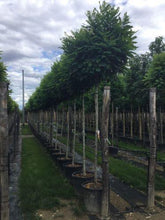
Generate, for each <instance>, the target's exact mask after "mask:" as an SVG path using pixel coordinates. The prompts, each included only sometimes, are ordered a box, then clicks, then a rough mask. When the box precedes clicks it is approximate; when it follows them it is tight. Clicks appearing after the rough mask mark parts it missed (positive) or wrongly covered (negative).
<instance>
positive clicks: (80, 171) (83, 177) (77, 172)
mask: <svg viewBox="0 0 165 220" xmlns="http://www.w3.org/2000/svg"><path fill="white" fill-rule="evenodd" d="M79 173H83V171H82V170H79V171H75V172H73V173H72V177H74V178H81V179H85V178H93V177H94V173H93V172H88V171H87V172H86V173H90V174H92V176H89V177H88V176H76V174H79Z"/></svg>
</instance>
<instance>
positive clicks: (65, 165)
mask: <svg viewBox="0 0 165 220" xmlns="http://www.w3.org/2000/svg"><path fill="white" fill-rule="evenodd" d="M69 164H72V163H70V162H68V163H65V164H63V166H64V167H70V166H68V165H69ZM74 165H79V167H82V164H81V163H74ZM73 167H74V166H71V168H73ZM75 167H78V166H75Z"/></svg>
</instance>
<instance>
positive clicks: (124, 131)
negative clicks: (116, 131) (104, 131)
mask: <svg viewBox="0 0 165 220" xmlns="http://www.w3.org/2000/svg"><path fill="white" fill-rule="evenodd" d="M123 137H125V111H123Z"/></svg>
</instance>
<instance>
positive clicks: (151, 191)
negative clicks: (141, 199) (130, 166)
mask: <svg viewBox="0 0 165 220" xmlns="http://www.w3.org/2000/svg"><path fill="white" fill-rule="evenodd" d="M149 96H150V134H149V137H150V157H149V165H148V166H149V172H148V201H147V203H148V204H147V205H148V208H149V209H151V208H153V207H154V205H155V166H156V136H157V130H156V88H151V89H150V95H149Z"/></svg>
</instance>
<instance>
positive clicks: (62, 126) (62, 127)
mask: <svg viewBox="0 0 165 220" xmlns="http://www.w3.org/2000/svg"><path fill="white" fill-rule="evenodd" d="M63 129H64V108H63V109H62V124H61V136H63Z"/></svg>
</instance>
